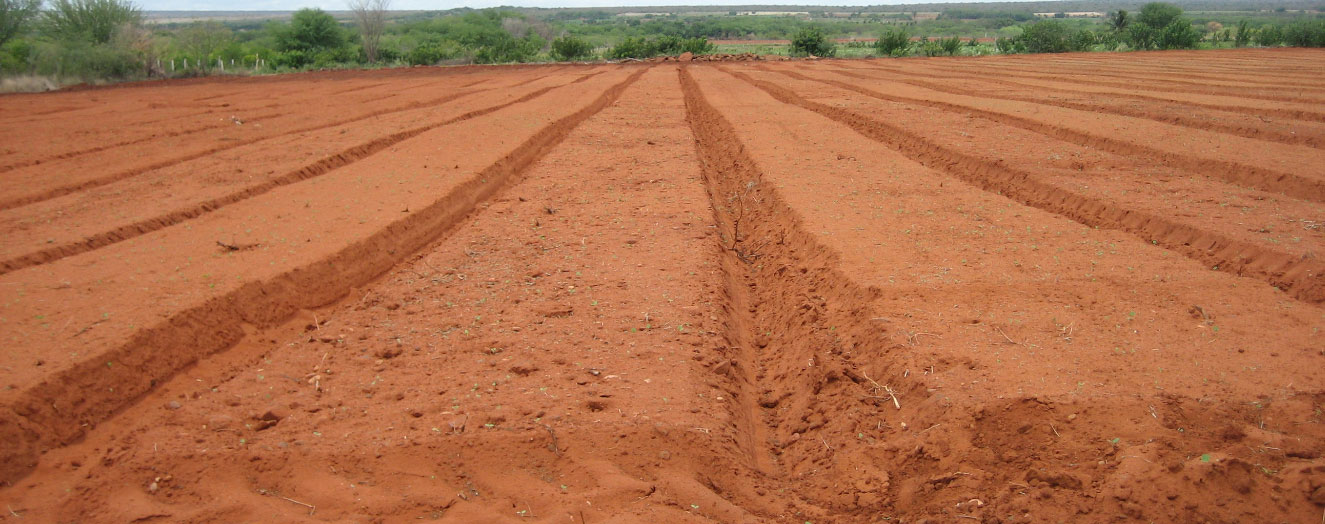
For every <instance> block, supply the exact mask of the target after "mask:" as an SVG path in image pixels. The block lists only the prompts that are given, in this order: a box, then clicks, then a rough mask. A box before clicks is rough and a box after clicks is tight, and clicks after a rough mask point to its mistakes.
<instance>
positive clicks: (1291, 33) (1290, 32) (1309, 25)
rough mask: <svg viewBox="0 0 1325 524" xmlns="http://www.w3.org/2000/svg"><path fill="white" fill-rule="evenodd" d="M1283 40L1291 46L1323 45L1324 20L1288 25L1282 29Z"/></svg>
mask: <svg viewBox="0 0 1325 524" xmlns="http://www.w3.org/2000/svg"><path fill="white" fill-rule="evenodd" d="M1284 42H1285V43H1287V44H1288V45H1290V46H1293V47H1325V20H1316V21H1305V22H1298V23H1296V24H1292V25H1290V26H1288V27H1287V28H1286V29H1284Z"/></svg>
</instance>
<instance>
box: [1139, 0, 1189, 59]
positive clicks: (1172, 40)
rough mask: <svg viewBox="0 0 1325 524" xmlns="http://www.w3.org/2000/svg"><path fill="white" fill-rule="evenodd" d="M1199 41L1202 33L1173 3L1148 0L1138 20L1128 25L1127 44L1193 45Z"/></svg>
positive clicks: (1167, 46)
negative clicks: (1149, 0)
mask: <svg viewBox="0 0 1325 524" xmlns="http://www.w3.org/2000/svg"><path fill="white" fill-rule="evenodd" d="M1200 41H1201V33H1200V32H1199V31H1197V30H1196V28H1195V27H1192V23H1191V21H1189V20H1187V19H1186V18H1183V17H1182V8H1179V7H1178V6H1176V5H1173V4H1166V3H1163V2H1151V3H1149V4H1146V5H1145V6H1143V7H1142V8H1141V13H1140V14H1138V15H1136V22H1135V23H1132V24H1128V26H1127V44H1128V45H1130V46H1132V48H1133V49H1143V50H1144V49H1155V48H1159V49H1191V48H1194V47H1196V43H1197V42H1200Z"/></svg>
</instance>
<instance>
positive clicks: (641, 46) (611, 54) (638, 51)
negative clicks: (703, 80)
mask: <svg viewBox="0 0 1325 524" xmlns="http://www.w3.org/2000/svg"><path fill="white" fill-rule="evenodd" d="M713 49H714V46H713V44H711V43H709V41H708V39H707V38H704V37H697V38H681V37H677V36H670V35H669V36H662V37H659V38H658V39H656V40H649V39H646V38H642V37H641V38H626V39H625V40H622V41H621V42H619V43H617V45H615V46H612V48H611V49H609V50H608V51H607V57H608V58H612V59H622V58H652V57H655V56H658V55H668V56H675V55H679V54H681V53H691V54H696V55H702V54H708V53H712V52H713Z"/></svg>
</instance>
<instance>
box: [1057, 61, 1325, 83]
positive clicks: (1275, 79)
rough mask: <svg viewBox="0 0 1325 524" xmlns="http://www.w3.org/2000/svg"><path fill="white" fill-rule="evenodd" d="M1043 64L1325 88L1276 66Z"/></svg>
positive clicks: (1076, 68)
mask: <svg viewBox="0 0 1325 524" xmlns="http://www.w3.org/2000/svg"><path fill="white" fill-rule="evenodd" d="M1043 63H1044V64H1045V65H1047V66H1058V67H1063V68H1065V69H1071V70H1074V71H1082V70H1094V69H1097V68H1100V67H1109V68H1111V69H1112V70H1114V71H1121V72H1125V73H1132V74H1139V75H1145V74H1171V75H1172V76H1175V77H1181V78H1191V79H1194V80H1203V81H1204V80H1208V81H1215V82H1218V81H1228V80H1229V79H1230V78H1237V82H1238V83H1240V84H1243V85H1241V87H1254V86H1266V87H1271V88H1283V89H1293V88H1300V87H1305V88H1311V89H1315V90H1321V89H1325V88H1322V87H1321V86H1320V84H1318V83H1311V82H1310V81H1309V79H1307V78H1304V77H1300V76H1295V75H1291V74H1287V73H1286V72H1285V71H1283V70H1278V71H1275V70H1273V69H1270V70H1263V71H1258V70H1255V69H1251V68H1244V67H1238V68H1222V69H1213V68H1208V67H1207V68H1201V69H1193V68H1185V67H1179V66H1175V65H1157V66H1156V65H1146V64H1131V63H1128V64H1124V63H1120V62H1109V61H1091V62H1066V61H1064V62H1055V61H1045V62H1043ZM1124 66H1133V67H1124ZM1046 69H1047V68H1046ZM1212 72H1222V73H1223V75H1222V76H1221V75H1212V74H1210V73H1212ZM1258 74H1265V75H1268V76H1269V78H1266V79H1261V78H1257V77H1255V76H1253V75H1258ZM1230 75H1234V76H1230ZM1295 80H1302V81H1303V82H1300V83H1299V82H1292V81H1295Z"/></svg>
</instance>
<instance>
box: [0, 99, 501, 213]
mask: <svg viewBox="0 0 1325 524" xmlns="http://www.w3.org/2000/svg"><path fill="white" fill-rule="evenodd" d="M481 91H484V90H474V91H462V92H458V93H451V94H448V95H446V96H442V97H438V98H434V99H431V100H426V101H420V102H412V103H409V104H404V105H400V106H396V107H392V108H389V109H381V110H377V111H370V112H368V113H364V114H361V115H358V116H355V117H352V118H344V119H340V120H335V121H332V122H324V123H321V124H315V125H311V126H306V127H302V128H299V129H293V130H290V131H288V132H285V133H282V134H281V135H272V136H261V137H255V138H251V139H248V140H236V141H233V142H230V143H227V144H225V145H223V146H218V147H212V148H208V149H205V150H202V151H195V152H193V153H189V154H186V155H181V156H178V157H175V158H171V159H168V160H163V161H160V162H155V163H152V164H149V165H147V166H143V167H137V168H133V169H128V170H125V171H121V172H118V173H114V174H111V175H107V176H103V177H98V178H93V179H90V180H85V181H82V182H79V183H76V184H69V185H66V186H60V187H56V188H52V189H48V190H46V191H42V192H40V193H35V194H29V195H23V196H18V197H13V198H9V199H7V200H0V210H5V209H13V208H16V207H19V206H24V205H28V204H32V203H35V202H41V201H43V200H50V199H52V198H58V197H61V196H64V195H68V194H70V193H75V192H78V191H85V190H88V189H92V188H97V187H101V186H104V185H107V184H111V183H115V182H118V181H120V180H124V179H126V178H131V177H135V176H138V175H141V174H143V173H147V172H149V171H154V170H157V169H162V168H166V167H170V166H173V165H178V164H182V163H184V162H188V161H190V160H196V159H199V158H202V157H205V156H209V155H214V154H216V153H220V152H223V151H227V150H230V149H235V148H237V147H243V146H248V145H252V144H256V143H259V142H262V141H264V140H271V139H273V138H277V137H279V136H284V135H294V134H299V133H307V132H310V131H317V130H321V129H326V128H329V127H336V126H341V125H345V124H352V123H355V122H359V121H362V120H367V119H369V118H374V117H378V116H382V115H387V114H391V113H399V112H402V111H409V110H412V109H419V108H423V107H428V106H433V105H438V104H445V103H448V102H451V101H454V100H456V99H459V98H461V97H465V96H469V95H472V94H474V93H478V92H481ZM75 156H77V155H75Z"/></svg>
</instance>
